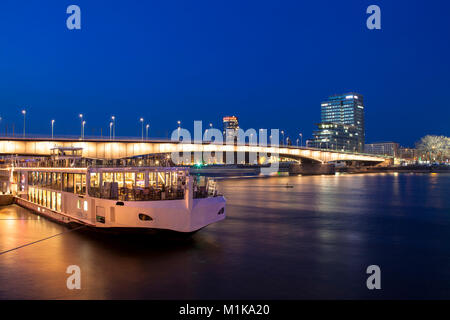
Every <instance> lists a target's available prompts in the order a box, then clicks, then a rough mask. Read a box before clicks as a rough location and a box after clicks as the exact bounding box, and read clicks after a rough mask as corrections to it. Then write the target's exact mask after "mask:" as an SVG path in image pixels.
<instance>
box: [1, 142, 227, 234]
mask: <svg viewBox="0 0 450 320" xmlns="http://www.w3.org/2000/svg"><path fill="white" fill-rule="evenodd" d="M76 153H77V150H76V148H64V149H63V148H57V149H56V148H55V155H54V156H53V157H52V160H50V161H44V162H43V161H32V160H30V159H28V160H25V161H12V162H11V163H9V164H8V166H7V167H6V168H5V167H4V168H3V170H4V171H5V170H7V171H8V175H9V176H10V179H9V180H10V185H9V186H8V193H12V194H14V195H15V202H16V203H17V204H18V205H20V206H22V207H25V208H28V209H30V210H32V211H34V212H36V213H37V214H39V215H42V216H46V217H48V218H51V219H54V220H57V221H59V222H61V223H65V224H71V225H86V226H89V227H93V228H98V229H113V230H118V231H121V230H122V231H124V230H131V229H133V230H148V231H151V232H154V231H175V232H181V233H194V232H196V231H198V230H200V229H202V228H203V227H205V226H207V225H209V224H211V223H214V222H218V221H220V220H223V219H224V218H225V198H224V197H223V196H222V195H221V194H219V193H218V190H217V188H216V183H215V181H214V180H212V179H209V178H206V177H196V176H191V175H189V168H185V167H171V166H167V167H162V166H142V165H139V166H129V165H126V164H125V165H114V166H112V165H91V166H84V167H83V166H79V165H77V164H79V163H84V162H83V161H75V160H74V159H75V158H76Z"/></svg>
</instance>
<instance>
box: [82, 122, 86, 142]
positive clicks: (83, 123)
mask: <svg viewBox="0 0 450 320" xmlns="http://www.w3.org/2000/svg"><path fill="white" fill-rule="evenodd" d="M85 124H86V121H83V122H82V123H81V139H84V125H85Z"/></svg>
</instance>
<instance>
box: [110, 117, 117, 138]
mask: <svg viewBox="0 0 450 320" xmlns="http://www.w3.org/2000/svg"><path fill="white" fill-rule="evenodd" d="M111 120H112V138H113V140H114V139H115V138H116V117H115V116H112V117H111Z"/></svg>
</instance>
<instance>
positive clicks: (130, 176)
mask: <svg viewBox="0 0 450 320" xmlns="http://www.w3.org/2000/svg"><path fill="white" fill-rule="evenodd" d="M134 179H135V174H134V172H127V173H125V188H128V189H132V188H133V187H134Z"/></svg>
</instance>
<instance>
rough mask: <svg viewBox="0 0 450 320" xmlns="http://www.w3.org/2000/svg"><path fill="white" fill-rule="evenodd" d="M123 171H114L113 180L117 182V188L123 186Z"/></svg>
mask: <svg viewBox="0 0 450 320" xmlns="http://www.w3.org/2000/svg"><path fill="white" fill-rule="evenodd" d="M123 180H124V178H123V173H122V172H115V173H114V182H117V186H118V187H119V188H123Z"/></svg>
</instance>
